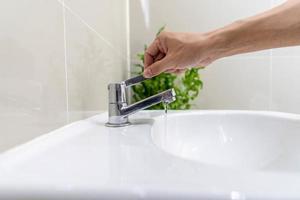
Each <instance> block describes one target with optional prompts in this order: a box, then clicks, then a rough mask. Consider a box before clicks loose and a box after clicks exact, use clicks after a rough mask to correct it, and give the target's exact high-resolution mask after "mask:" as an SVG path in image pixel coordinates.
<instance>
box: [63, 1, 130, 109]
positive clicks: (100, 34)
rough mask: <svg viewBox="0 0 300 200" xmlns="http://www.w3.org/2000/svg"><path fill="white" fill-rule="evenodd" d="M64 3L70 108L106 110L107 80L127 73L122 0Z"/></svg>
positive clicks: (116, 78)
mask: <svg viewBox="0 0 300 200" xmlns="http://www.w3.org/2000/svg"><path fill="white" fill-rule="evenodd" d="M122 2H123V1H122ZM118 3H119V4H118ZM66 5H67V6H68V9H66V24H67V26H66V30H67V33H66V35H67V37H66V38H67V61H68V62H67V63H68V77H69V102H70V111H87V110H106V109H107V100H108V96H107V85H108V83H111V82H120V81H121V80H123V79H125V76H126V73H127V71H126V70H127V66H126V65H127V63H126V62H127V57H126V23H125V20H126V9H125V8H126V7H125V1H124V2H123V3H120V1H116V0H113V1H96V0H94V1H85V0H68V1H66Z"/></svg>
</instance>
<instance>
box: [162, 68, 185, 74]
mask: <svg viewBox="0 0 300 200" xmlns="http://www.w3.org/2000/svg"><path fill="white" fill-rule="evenodd" d="M185 70H186V69H169V70H166V71H165V72H167V73H171V74H176V75H179V74H182V73H184V72H185Z"/></svg>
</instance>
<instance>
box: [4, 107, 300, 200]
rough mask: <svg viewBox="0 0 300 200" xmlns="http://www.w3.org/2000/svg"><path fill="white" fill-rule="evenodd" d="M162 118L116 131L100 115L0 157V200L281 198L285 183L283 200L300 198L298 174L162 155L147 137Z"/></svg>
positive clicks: (141, 118)
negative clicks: (219, 164) (298, 196)
mask: <svg viewBox="0 0 300 200" xmlns="http://www.w3.org/2000/svg"><path fill="white" fill-rule="evenodd" d="M161 114H162V111H144V112H140V113H139V114H136V115H134V117H133V119H132V121H133V122H134V123H133V124H134V125H132V126H127V127H123V128H108V127H105V126H104V124H105V122H106V120H107V113H104V114H100V115H97V116H94V117H91V118H89V119H86V120H82V121H77V122H74V123H72V124H70V125H67V126H65V127H62V128H60V129H58V130H55V131H53V132H51V133H49V134H46V135H43V136H41V137H39V138H37V139H35V140H33V141H31V142H29V143H27V144H24V145H21V146H19V147H17V148H15V149H12V150H11V151H8V152H6V153H4V154H2V155H1V156H0V199H5V200H9V199H14V200H17V199H31V200H32V199H35V198H36V199H246V197H247V199H260V197H265V196H267V197H269V198H272V199H282V197H283V196H282V195H283V193H282V191H281V190H280V188H286V187H287V184H288V183H291V184H290V185H288V188H287V189H288V191H289V192H288V195H289V196H286V193H285V194H284V197H285V198H286V199H288V198H293V197H295V196H297V195H299V194H300V174H299V173H291V174H286V173H276V174H274V173H272V172H270V173H265V172H264V173H262V172H259V171H257V172H255V171H253V172H252V171H249V172H245V171H238V170H234V169H229V168H222V167H218V166H213V165H208V164H203V163H198V162H195V161H189V160H185V159H180V158H179V157H176V156H173V155H171V154H168V153H166V152H164V151H162V150H161V149H160V148H158V147H157V146H155V144H154V143H153V142H152V138H151V126H152V123H153V121H154V120H153V117H155V116H158V115H161ZM248 183H251V185H253V186H252V187H249V184H248ZM270 183H272V184H273V186H272V187H270V186H269V184H270ZM274 183H275V184H274ZM253 194H255V195H253ZM208 196H209V197H210V198H208ZM200 197H201V198H200ZM211 197H212V198H211ZM275 197H276V198H275Z"/></svg>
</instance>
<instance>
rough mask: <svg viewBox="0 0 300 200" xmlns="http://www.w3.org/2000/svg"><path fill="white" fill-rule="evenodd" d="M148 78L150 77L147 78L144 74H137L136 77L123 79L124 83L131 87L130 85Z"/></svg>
mask: <svg viewBox="0 0 300 200" xmlns="http://www.w3.org/2000/svg"><path fill="white" fill-rule="evenodd" d="M147 79H148V78H145V77H144V76H143V75H140V76H136V77H133V78H130V79H127V80H125V81H123V83H124V84H125V86H126V87H129V86H132V85H136V84H138V83H140V82H143V81H145V80H147Z"/></svg>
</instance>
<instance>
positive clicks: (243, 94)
mask: <svg viewBox="0 0 300 200" xmlns="http://www.w3.org/2000/svg"><path fill="white" fill-rule="evenodd" d="M282 2H284V1H283V0H254V1H247V0H226V1H220V0H212V1H211V0H202V1H198V0H186V1H181V0H164V1H160V0H131V1H130V19H131V20H130V31H131V41H130V42H131V55H132V62H133V63H134V62H136V59H135V57H134V55H135V54H136V53H137V52H140V51H142V50H143V45H144V44H145V43H146V44H148V43H150V42H151V41H152V40H153V37H154V35H155V33H156V31H157V29H158V28H159V27H161V26H162V25H164V24H166V25H167V27H168V29H170V30H172V31H199V32H205V31H209V30H211V29H214V28H217V27H221V26H223V25H225V24H228V23H231V22H233V21H235V20H237V19H241V18H244V17H246V16H250V15H254V14H256V13H259V12H261V11H264V10H267V9H269V8H271V7H273V6H276V5H278V4H280V3H282ZM299 59H300V47H290V48H285V49H275V50H271V51H270V50H268V51H262V52H256V53H249V54H244V55H238V56H233V57H230V58H226V59H223V60H220V61H218V62H216V63H214V64H213V65H211V66H209V67H208V68H207V69H205V70H204V71H202V72H200V73H201V76H202V79H203V80H204V89H203V91H202V92H201V93H200V96H199V98H198V99H197V100H196V101H195V102H194V104H195V105H194V108H200V109H258V110H269V109H271V110H279V111H286V112H297V113H300V106H298V105H297V103H296V102H297V100H298V99H299V94H300V93H299V92H297V91H298V90H297V89H296V87H297V86H298V87H299V89H300V79H297V78H296V77H297V75H300V66H299V62H300V61H299ZM279 74H281V76H279ZM287 97H288V98H287ZM292 102H294V103H292ZM298 102H299V101H298Z"/></svg>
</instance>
